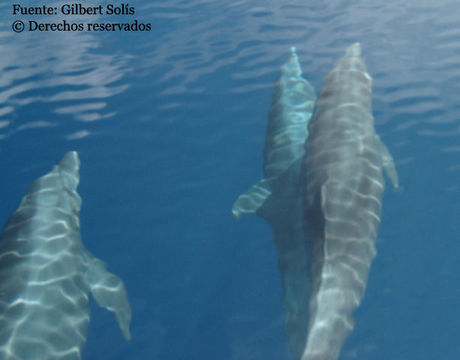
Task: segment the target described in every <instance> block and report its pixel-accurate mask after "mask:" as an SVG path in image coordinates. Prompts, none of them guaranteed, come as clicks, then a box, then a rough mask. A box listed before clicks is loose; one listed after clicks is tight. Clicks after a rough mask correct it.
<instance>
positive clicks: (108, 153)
mask: <svg viewBox="0 0 460 360" xmlns="http://www.w3.org/2000/svg"><path fill="white" fill-rule="evenodd" d="M31 4H33V5H42V3H38V2H33V3H31ZM46 4H47V5H50V6H60V5H61V4H62V2H49V3H46ZM85 4H87V5H89V4H94V5H98V4H99V3H96V2H94V1H91V2H85ZM100 4H103V5H105V4H106V2H101V3H100ZM131 5H132V6H134V7H135V11H136V13H135V15H133V16H124V17H123V16H120V17H113V16H112V17H109V16H99V17H88V16H87V17H83V16H82V17H75V18H73V19H78V20H79V21H82V22H88V21H100V22H115V21H118V22H131V21H133V20H134V19H137V20H138V21H139V22H141V21H142V22H144V23H151V24H152V30H151V31H150V32H136V33H120V32H115V33H111V32H100V33H94V32H93V33H88V32H83V33H78V32H76V33H63V32H61V33H59V32H54V33H53V32H47V33H43V32H42V33H37V32H34V33H30V32H24V33H21V34H15V33H13V32H12V30H11V23H12V21H14V20H16V17H14V16H12V15H11V4H10V3H5V2H2V3H0V159H1V161H0V185H1V187H0V188H1V189H2V190H1V191H0V194H1V198H2V202H1V203H2V206H1V207H0V222H1V223H4V222H5V221H6V219H7V218H8V216H9V215H10V214H11V213H12V212H13V211H14V210H15V209H16V207H17V206H18V204H19V201H20V199H21V197H22V196H23V195H24V193H25V192H26V191H27V187H28V185H29V184H30V183H31V182H32V181H33V180H34V179H35V178H37V177H39V176H41V175H43V174H44V173H45V172H47V171H49V170H50V168H51V167H52V166H53V165H54V163H55V161H56V160H58V159H59V158H60V157H61V156H62V155H63V154H64V152H66V151H68V150H77V151H78V152H79V154H80V157H81V161H82V169H81V184H80V187H79V192H80V194H81V196H82V198H83V208H82V213H81V225H82V237H83V241H84V243H85V245H86V247H87V248H88V249H89V250H90V251H91V252H92V253H93V254H95V255H96V256H97V257H99V258H101V259H103V260H104V261H105V262H106V263H107V265H108V267H109V269H110V270H111V271H112V272H114V273H115V274H117V275H119V276H120V277H121V278H122V279H123V280H124V281H125V283H126V285H127V289H128V293H129V297H130V302H131V306H132V310H133V322H132V328H131V329H132V340H131V341H130V342H126V341H125V340H124V339H123V338H122V336H121V332H120V331H119V329H118V326H117V324H116V322H115V319H114V318H113V316H112V314H110V313H108V312H107V311H105V310H103V309H100V308H99V307H98V306H97V305H95V304H94V303H93V304H92V308H91V311H92V313H91V315H92V316H91V323H90V328H89V334H88V341H87V345H86V347H85V352H84V359H87V360H93V359H94V360H95V359H107V360H111V359H161V360H172V359H174V360H176V359H188V360H191V359H197V360H198V359H200V360H201V359H220V360H230V359H232V360H233V359H234V360H258V359H278V360H279V359H283V360H289V359H291V355H290V353H289V349H288V347H287V344H286V341H285V338H284V334H283V331H284V329H283V327H284V318H283V312H282V308H281V288H280V280H279V275H278V271H277V267H276V261H277V260H276V256H277V255H276V251H275V249H274V245H273V242H272V235H271V232H270V230H269V229H268V226H267V225H266V223H264V222H263V221H262V220H261V219H260V218H258V217H256V216H247V217H244V218H242V219H241V220H239V221H235V220H234V219H233V218H232V216H231V206H232V204H233V201H234V200H235V199H236V197H237V196H238V195H239V194H240V193H242V192H244V191H246V190H247V188H248V187H249V186H251V185H252V184H254V183H255V182H256V181H257V180H259V178H260V177H261V172H262V171H261V170H262V148H263V143H264V136H265V127H266V117H267V112H268V108H269V104H270V97H271V94H272V83H273V81H274V80H275V79H276V77H277V75H278V70H279V67H280V65H281V64H282V62H283V60H284V59H285V58H286V56H287V54H288V51H289V48H290V46H292V45H295V46H296V47H297V53H298V55H299V59H300V61H301V65H302V68H303V71H304V75H305V77H306V78H307V79H308V80H309V81H310V82H311V83H312V84H313V85H314V86H315V88H316V89H318V90H319V89H320V87H321V84H322V79H323V77H324V76H325V74H326V73H327V72H328V71H329V70H330V69H331V67H332V65H333V64H334V62H335V61H336V60H337V59H338V58H339V57H341V56H342V55H343V52H344V50H345V48H346V47H347V45H349V44H350V43H351V42H354V41H359V42H361V44H362V49H363V57H364V59H365V61H366V64H367V68H368V72H369V73H370V74H371V76H372V77H373V79H374V82H373V106H374V116H375V120H376V130H377V132H378V133H379V134H380V136H381V138H382V140H383V142H384V143H385V144H386V145H387V146H388V147H389V149H390V151H391V153H392V154H393V157H394V158H395V160H396V165H397V169H398V172H399V177H400V184H401V189H400V191H394V190H393V189H391V187H390V186H388V187H387V191H386V193H385V196H384V199H383V204H384V209H383V217H382V225H381V227H380V232H379V236H378V243H377V245H378V254H377V257H376V259H375V261H374V263H373V265H372V268H371V274H370V279H369V284H368V287H367V291H366V296H365V299H364V301H363V304H362V306H361V307H360V308H359V309H358V310H357V312H356V313H355V320H356V326H355V330H354V331H353V332H352V334H351V336H350V337H349V338H348V339H347V341H346V343H345V345H344V347H343V350H342V354H341V359H343V360H345V359H361V360H365V359H372V360H384V359H395V360H405V359H408V360H412V359H417V360H425V359H426V360H433V359H444V360H457V359H459V358H460V344H459V342H458V334H459V332H460V307H459V306H458V304H459V298H460V286H459V284H460V265H459V263H458V259H459V255H460V242H459V239H460V236H459V234H460V222H459V219H460V187H459V184H460V105H459V104H460V102H459V94H460V85H459V84H460V21H459V19H460V7H459V6H458V2H457V1H455V0H446V1H435V0H427V1H417V0H408V1H404V2H402V1H396V0H389V1H385V2H382V1H376V0H370V1H369V0H356V1H340V0H332V1H327V2H325V1H319V0H311V1H300V0H296V1H277V0H274V1H266V0H255V1H245V0H240V1H225V2H224V1H212V0H194V1H178V0H172V1H168V2H164V1H146V0H138V1H136V2H135V4H134V2H132V4H131ZM48 19H49V21H51V20H53V21H58V20H62V17H49V18H48ZM41 20H42V21H45V20H44V19H43V18H42V19H41ZM67 20H69V19H68V18H67ZM72 21H73V20H72Z"/></svg>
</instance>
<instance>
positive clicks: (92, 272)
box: [85, 254, 131, 340]
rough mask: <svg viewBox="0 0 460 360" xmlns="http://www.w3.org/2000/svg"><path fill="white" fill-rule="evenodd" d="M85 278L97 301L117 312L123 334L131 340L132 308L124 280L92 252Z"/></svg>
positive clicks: (89, 256)
mask: <svg viewBox="0 0 460 360" xmlns="http://www.w3.org/2000/svg"><path fill="white" fill-rule="evenodd" d="M85 279H86V281H87V283H88V285H89V287H90V289H91V294H92V295H93V297H94V299H95V300H96V301H97V303H98V304H99V305H100V306H102V307H105V308H106V309H107V310H109V311H112V312H114V313H115V316H116V317H117V321H118V325H119V326H120V329H121V332H122V333H123V336H124V337H125V338H126V339H127V340H129V339H130V338H131V333H130V331H129V324H130V322H131V308H130V306H129V303H128V295H127V293H126V289H125V286H124V284H123V281H121V279H120V278H119V277H118V276H116V275H114V274H112V273H110V272H109V271H107V269H106V268H105V265H104V263H103V262H102V261H101V260H99V259H96V258H95V257H93V256H92V255H90V254H88V270H87V272H86V274H85Z"/></svg>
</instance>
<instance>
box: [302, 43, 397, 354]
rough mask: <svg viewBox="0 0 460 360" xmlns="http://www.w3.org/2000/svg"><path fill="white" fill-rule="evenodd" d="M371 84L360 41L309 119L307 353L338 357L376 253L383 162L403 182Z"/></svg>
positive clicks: (341, 63) (336, 71) (338, 66)
mask: <svg viewBox="0 0 460 360" xmlns="http://www.w3.org/2000/svg"><path fill="white" fill-rule="evenodd" d="M371 83H372V79H371V77H370V76H369V74H368V73H367V72H366V67H365V65H364V62H363V60H362V58H361V47H360V44H359V43H355V44H352V45H351V46H350V47H349V48H348V49H347V50H346V53H345V56H344V57H343V58H341V59H340V60H339V61H338V62H337V63H336V65H335V67H334V68H333V69H332V71H331V72H330V73H329V74H328V75H327V77H326V79H325V84H324V86H323V89H322V91H321V94H320V96H319V98H318V100H317V101H316V103H315V109H314V111H313V116H312V119H311V121H310V123H309V125H308V128H309V133H310V135H309V137H308V139H307V155H306V160H305V169H306V182H305V184H304V190H305V191H304V214H305V228H306V231H307V239H308V246H309V254H310V271H311V280H312V287H313V288H312V294H311V300H310V305H309V306H310V312H309V317H310V320H309V325H308V336H307V342H306V347H305V350H304V352H303V355H302V357H301V359H302V360H335V359H337V358H338V356H339V353H340V349H341V347H342V345H343V342H344V341H345V338H346V337H347V336H348V334H349V333H350V331H351V330H352V328H353V320H352V313H353V311H354V310H355V309H356V308H357V307H358V306H359V304H360V303H361V300H362V298H363V295H364V290H365V287H366V283H367V278H368V273H369V268H370V265H371V262H372V260H373V258H374V256H375V254H376V249H375V239H376V237H377V230H378V226H379V223H380V212H381V207H382V205H381V199H382V194H383V190H384V180H383V176H382V168H383V169H384V170H385V172H386V173H387V175H388V176H389V178H390V180H391V181H392V183H393V185H394V186H395V187H397V186H398V177H397V173H396V169H395V166H394V162H393V159H392V157H391V155H390V153H389V151H388V150H387V148H386V147H385V145H384V144H383V143H382V142H381V141H380V139H379V137H378V136H377V134H376V133H375V129H374V118H373V116H372V108H371Z"/></svg>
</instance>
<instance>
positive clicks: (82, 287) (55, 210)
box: [0, 152, 131, 360]
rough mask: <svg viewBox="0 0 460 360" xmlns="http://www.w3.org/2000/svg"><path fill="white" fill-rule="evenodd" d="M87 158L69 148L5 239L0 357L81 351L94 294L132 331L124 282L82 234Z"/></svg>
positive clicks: (0, 253) (1, 246) (73, 356)
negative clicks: (83, 162)
mask: <svg viewBox="0 0 460 360" xmlns="http://www.w3.org/2000/svg"><path fill="white" fill-rule="evenodd" d="M79 168H80V161H79V159H78V155H77V153H76V152H69V153H67V154H65V155H64V157H63V158H62V159H61V161H60V162H59V163H58V164H57V165H56V166H55V167H54V169H53V170H52V171H51V172H49V173H48V174H46V175H44V176H42V177H41V178H39V179H38V180H36V181H35V182H34V183H33V184H32V185H31V186H30V189H29V192H28V194H27V195H26V196H25V197H24V198H23V199H22V202H21V204H20V205H19V208H18V209H17V210H16V212H15V213H14V214H13V215H12V216H11V217H10V218H9V220H8V222H7V223H6V225H5V227H4V228H3V231H2V233H1V239H0V358H1V359H4V360H32V359H33V360H36V359H57V360H61V359H65V360H78V359H81V351H82V347H83V345H84V343H85V341H86V336H87V327H88V323H89V307H88V296H89V292H90V291H91V293H92V295H93V297H94V298H95V299H96V301H97V302H98V303H99V304H100V305H101V306H103V307H105V308H107V309H108V310H110V311H113V312H114V313H115V315H116V317H117V320H118V324H119V326H120V328H121V330H122V333H123V335H124V337H125V338H126V339H129V338H130V331H129V324H130V321H131V310H130V307H129V304H128V298H127V294H126V290H125V287H124V285H123V282H122V281H121V280H120V279H119V278H118V277H117V276H116V275H114V274H111V273H110V272H108V271H107V270H106V269H105V266H104V264H103V263H102V261H101V260H99V259H96V258H95V257H93V256H92V255H91V254H90V253H89V252H88V251H87V250H86V249H85V247H84V246H83V244H82V242H81V238H80V219H79V212H80V206H81V198H80V196H79V195H78V193H77V191H76V189H77V185H78V182H79Z"/></svg>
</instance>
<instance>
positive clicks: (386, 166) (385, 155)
mask: <svg viewBox="0 0 460 360" xmlns="http://www.w3.org/2000/svg"><path fill="white" fill-rule="evenodd" d="M376 136H377V135H376ZM377 142H378V144H379V146H380V153H381V154H382V160H383V170H384V171H385V174H387V176H388V177H389V178H390V180H391V183H392V184H393V187H394V188H398V186H399V180H398V173H397V171H396V167H395V162H394V160H393V156H391V154H390V151H389V150H388V148H387V147H386V146H385V144H384V143H383V142H382V141H381V140H380V138H379V137H378V136H377Z"/></svg>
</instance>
